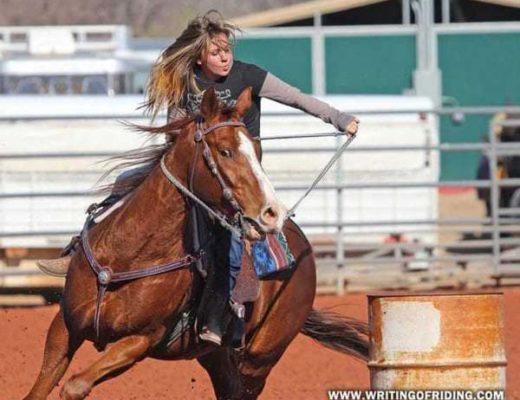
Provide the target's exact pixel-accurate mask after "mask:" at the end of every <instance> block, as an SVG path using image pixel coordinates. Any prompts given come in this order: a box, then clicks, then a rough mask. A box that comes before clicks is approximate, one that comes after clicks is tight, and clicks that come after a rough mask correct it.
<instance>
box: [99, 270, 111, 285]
mask: <svg viewBox="0 0 520 400" xmlns="http://www.w3.org/2000/svg"><path fill="white" fill-rule="evenodd" d="M111 279H112V273H111V271H110V270H109V269H107V268H104V269H102V270H101V271H99V274H98V282H99V283H100V284H101V285H108V284H109V283H110V280H111Z"/></svg>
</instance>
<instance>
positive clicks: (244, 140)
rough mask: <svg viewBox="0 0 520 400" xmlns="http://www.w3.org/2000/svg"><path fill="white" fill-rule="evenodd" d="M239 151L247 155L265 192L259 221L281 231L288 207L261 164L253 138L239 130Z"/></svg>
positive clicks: (267, 226) (265, 225)
mask: <svg viewBox="0 0 520 400" xmlns="http://www.w3.org/2000/svg"><path fill="white" fill-rule="evenodd" d="M238 140H239V147H238V149H239V151H240V152H241V153H242V154H243V155H244V156H245V157H246V159H247V160H248V161H249V165H250V166H251V170H252V171H253V174H254V175H255V177H256V179H257V180H258V184H259V186H260V190H262V193H263V194H264V198H265V205H264V206H263V207H262V211H261V212H260V215H259V216H258V219H259V222H260V223H261V224H262V225H263V226H264V228H267V230H273V229H275V230H277V231H281V230H282V227H283V223H284V221H285V217H286V215H287V208H286V207H285V206H284V205H283V203H282V202H281V201H280V200H279V199H278V198H277V197H276V193H275V191H274V187H273V185H272V184H271V182H270V181H269V179H268V178H267V175H266V174H265V172H264V169H263V168H262V166H261V165H260V162H259V161H258V158H257V156H256V153H255V148H254V146H253V142H252V141H251V139H250V138H249V137H248V136H247V134H245V133H244V132H243V131H241V130H239V131H238Z"/></svg>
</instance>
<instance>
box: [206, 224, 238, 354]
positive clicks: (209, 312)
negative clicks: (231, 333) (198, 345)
mask: <svg viewBox="0 0 520 400" xmlns="http://www.w3.org/2000/svg"><path fill="white" fill-rule="evenodd" d="M216 238H217V240H216V246H215V254H214V257H213V260H214V262H213V263H212V266H211V268H210V271H209V275H208V279H207V281H206V284H205V288H204V293H203V298H202V301H201V307H200V309H199V321H200V322H201V323H200V324H198V326H200V327H201V329H200V331H199V337H200V338H201V339H202V340H205V341H209V342H212V343H215V344H217V345H221V344H222V337H223V336H224V335H225V333H226V331H227V328H228V326H229V324H230V322H231V320H232V318H233V314H232V312H231V307H230V304H229V299H230V292H231V285H232V284H233V280H232V279H231V278H230V276H231V274H230V270H231V269H232V268H233V267H232V264H234V263H235V261H236V260H235V259H236V257H235V255H234V253H236V250H237V249H236V248H235V247H233V245H232V240H231V235H230V233H229V232H228V231H226V230H224V229H222V228H220V229H219V232H217V235H216Z"/></svg>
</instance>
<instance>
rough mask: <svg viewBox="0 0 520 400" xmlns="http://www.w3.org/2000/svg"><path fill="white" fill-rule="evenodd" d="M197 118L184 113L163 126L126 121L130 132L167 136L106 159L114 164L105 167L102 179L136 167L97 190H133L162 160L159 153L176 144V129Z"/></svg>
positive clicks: (119, 191)
mask: <svg viewBox="0 0 520 400" xmlns="http://www.w3.org/2000/svg"><path fill="white" fill-rule="evenodd" d="M195 118H196V115H187V116H185V117H182V118H179V119H176V120H174V121H172V122H169V123H167V124H165V125H162V126H144V125H138V124H132V123H128V122H125V123H124V124H125V125H126V126H127V127H130V128H131V130H132V131H134V132H139V133H142V134H145V135H148V136H150V137H153V136H155V135H160V134H166V135H168V136H167V138H166V141H165V142H164V143H162V144H152V145H148V146H144V147H140V148H137V149H133V150H129V151H126V152H124V153H121V154H118V155H116V156H114V157H110V158H108V159H107V160H105V161H106V162H110V163H112V162H115V163H116V164H115V165H114V166H113V167H111V168H110V169H109V170H107V171H106V172H105V173H104V174H103V175H102V176H101V178H100V179H99V181H102V180H104V179H106V178H107V176H109V175H111V174H112V173H114V172H116V171H117V172H122V171H129V170H130V169H136V170H135V171H134V172H133V173H132V174H124V173H123V174H119V176H118V178H117V179H116V180H115V181H114V182H112V183H109V184H107V185H103V186H101V187H100V188H99V190H98V191H97V192H98V193H103V194H109V193H117V194H121V195H124V194H127V193H130V192H133V191H134V190H135V189H136V188H137V187H138V186H139V185H141V183H143V181H144V180H145V179H146V177H147V176H148V175H150V172H152V170H153V169H154V168H155V166H156V165H158V164H159V162H160V161H161V158H162V156H163V155H164V154H165V153H166V152H167V151H168V150H169V149H170V147H171V146H173V144H174V143H175V138H176V135H177V134H178V132H175V131H178V130H181V129H183V128H184V127H186V125H188V124H189V123H191V122H192V121H193V120H194V119H195Z"/></svg>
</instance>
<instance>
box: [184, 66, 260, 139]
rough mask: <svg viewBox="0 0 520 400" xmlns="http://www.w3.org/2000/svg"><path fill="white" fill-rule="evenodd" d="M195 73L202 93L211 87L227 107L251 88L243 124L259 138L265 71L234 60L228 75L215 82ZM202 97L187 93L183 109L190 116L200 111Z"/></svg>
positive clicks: (201, 94) (197, 94)
mask: <svg viewBox="0 0 520 400" xmlns="http://www.w3.org/2000/svg"><path fill="white" fill-rule="evenodd" d="M195 72H196V81H197V85H198V86H199V88H200V89H201V90H202V91H204V90H206V89H209V88H210V87H213V88H214V89H215V93H216V95H217V97H218V98H219V99H220V101H221V102H222V103H223V104H224V105H226V106H227V107H234V106H235V105H236V102H237V99H238V96H240V93H242V91H243V90H244V89H246V88H247V87H248V86H251V87H252V89H253V93H252V94H253V103H252V105H251V108H250V109H249V110H248V112H247V113H246V115H244V123H245V124H246V127H247V129H248V131H249V133H251V135H252V136H253V137H259V136H260V99H261V98H260V89H261V88H262V85H263V84H264V81H265V77H266V76H267V71H265V70H263V69H262V68H260V67H257V66H256V65H254V64H247V63H244V62H241V61H238V60H234V62H233V66H232V67H231V71H230V72H229V74H228V75H227V76H225V77H222V78H221V79H219V80H217V81H211V80H209V79H207V78H205V76H204V75H203V74H202V71H201V70H200V69H197V70H196V71H195ZM202 96H203V93H190V92H188V93H187V94H186V95H185V97H184V99H183V108H184V109H185V110H186V111H187V112H188V113H190V114H191V113H197V112H198V111H199V110H200V104H201V102H202Z"/></svg>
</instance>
